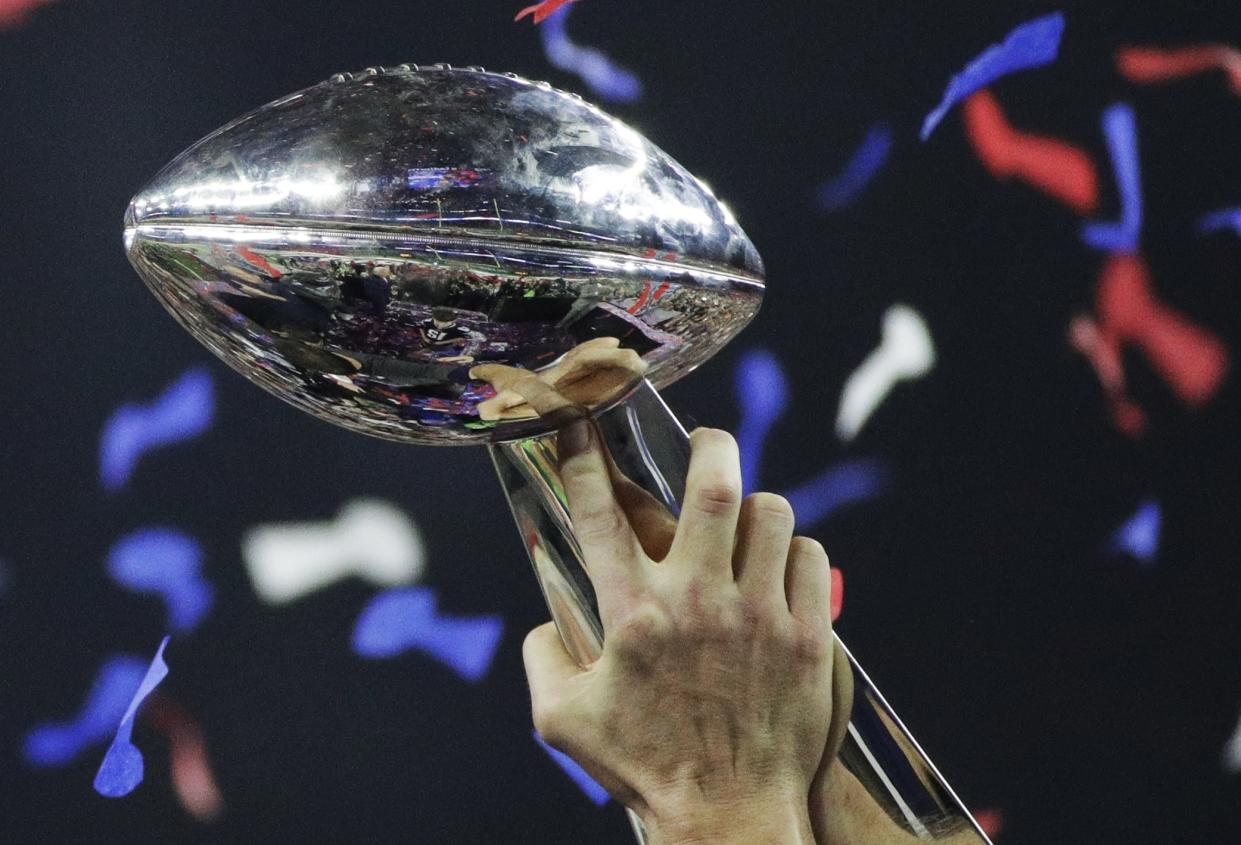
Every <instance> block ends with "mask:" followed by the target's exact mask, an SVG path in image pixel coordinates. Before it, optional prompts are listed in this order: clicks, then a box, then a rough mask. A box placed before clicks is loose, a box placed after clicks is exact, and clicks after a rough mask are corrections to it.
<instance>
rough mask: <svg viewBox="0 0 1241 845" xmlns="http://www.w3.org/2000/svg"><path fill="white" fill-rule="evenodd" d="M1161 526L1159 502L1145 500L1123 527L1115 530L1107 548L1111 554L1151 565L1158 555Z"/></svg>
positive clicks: (1161, 518) (1161, 512) (1161, 514)
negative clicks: (1124, 555) (1127, 556)
mask: <svg viewBox="0 0 1241 845" xmlns="http://www.w3.org/2000/svg"><path fill="white" fill-rule="evenodd" d="M1162 526H1163V511H1162V509H1160V507H1159V502H1157V501H1155V500H1154V499H1147V500H1146V501H1144V502H1142V504H1141V505H1140V506H1139V507H1138V509H1137V511H1136V512H1135V513H1134V514H1133V516H1131V517H1129V519H1128V520H1126V521H1125V524H1124V525H1122V526H1120V528H1118V529H1116V533H1115V534H1113V535H1112V541H1111V544H1110V547H1109V548H1110V550H1111V552H1112V553H1113V554H1127V555H1130V556H1131V557H1133V558H1135V559H1136V560H1138V561H1139V562H1141V563H1144V564H1150V563H1153V562H1154V560H1155V556H1156V555H1157V554H1158V553H1159V535H1160V530H1161V528H1162Z"/></svg>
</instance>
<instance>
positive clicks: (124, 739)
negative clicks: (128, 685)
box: [95, 637, 169, 798]
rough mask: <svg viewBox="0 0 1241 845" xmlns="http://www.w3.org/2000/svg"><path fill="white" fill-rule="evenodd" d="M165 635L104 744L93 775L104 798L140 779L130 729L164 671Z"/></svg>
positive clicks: (133, 786)
mask: <svg viewBox="0 0 1241 845" xmlns="http://www.w3.org/2000/svg"><path fill="white" fill-rule="evenodd" d="M168 640H169V637H164V639H163V640H162V641H161V642H160V644H159V649H158V650H157V651H156V652H155V657H154V659H152V660H151V666H150V668H148V669H147V671H146V675H145V677H143V679H142V683H141V684H139V686H138V691H137V692H135V693H134V697H133V699H131V700H130V702H129V707H128V708H127V709H126V710H125V715H124V716H122V717H121V724H120V727H118V728H117V729H116V738H115V739H113V740H112V744H111V745H110V746H108V753H107V754H105V755H104V758H103V763H101V764H100V766H99V772H98V773H97V774H96V775H95V791H96V792H98V793H99V794H100V795H103V796H105V797H107V798H121V797H122V796H125V795H128V794H129V793H131V792H133V791H134V789H136V788H137V786H138V784H140V783H142V769H143V765H142V752H141V751H139V750H138V749H137V747H136V746H135V745H134V744H133V742H132V741H131V738H132V736H133V732H134V716H136V715H137V713H138V708H139V707H140V706H141V705H142V702H143V701H145V700H146V697H147V696H148V695H150V694H151V692H152V691H153V690H154V689H155V688H156V687H157V686H159V682H160V681H162V680H164V678H165V677H166V676H167V675H168V664H167V663H165V662H164V648H165V646H167V645H168Z"/></svg>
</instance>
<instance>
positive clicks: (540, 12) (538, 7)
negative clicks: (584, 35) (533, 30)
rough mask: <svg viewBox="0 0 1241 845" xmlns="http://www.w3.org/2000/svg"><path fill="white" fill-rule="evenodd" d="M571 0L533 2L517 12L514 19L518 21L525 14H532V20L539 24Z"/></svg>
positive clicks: (571, 0)
mask: <svg viewBox="0 0 1241 845" xmlns="http://www.w3.org/2000/svg"><path fill="white" fill-rule="evenodd" d="M572 2H573V0H543V2H541V3H535V4H534V5H533V6H527V7H526V8H524V9H522V10H521V11H520V12H518V13H517V17H515V18H513V20H514V21H519V20H521V19H522V18H524V17H525V16H526V15H534V22H535V23H536V24H540V23H542V22H543V21H545V20H547V18H549V17H550V16H551V15H552V14H553V13H554V12H555V11H556V10H557V9H559V8H560V7H561V6H566V5H568V4H569V3H572Z"/></svg>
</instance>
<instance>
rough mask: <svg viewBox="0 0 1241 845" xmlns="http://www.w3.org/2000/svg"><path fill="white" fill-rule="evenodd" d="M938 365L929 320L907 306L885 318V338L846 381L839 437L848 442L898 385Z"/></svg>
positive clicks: (895, 307)
mask: <svg viewBox="0 0 1241 845" xmlns="http://www.w3.org/2000/svg"><path fill="white" fill-rule="evenodd" d="M934 366H935V345H934V343H933V342H932V341H931V332H930V330H929V329H928V328H927V325H926V321H924V320H923V319H922V315H920V314H919V313H918V312H917V311H915V310H914V309H912V308H910V307H909V306H908V305H902V304H899V303H898V304H896V305H893V306H892V307H890V308H888V310H887V311H885V312H884V315H883V328H882V339H881V341H880V344H879V346H878V348H876V349H875V351H873V352H871V354H870V355H868V356H867V357H866V360H864V361H863V362H862V363H861V364H860V365H859V366H858V368H857V369H856V370H854V371H853V373H852V374H851V375H850V376H849V378H848V380H847V381H846V382H845V386H844V390H842V391H841V396H840V407H839V409H838V410H837V412H836V436H837V437H839V438H840V439H841V440H842V441H845V442H849V441H851V440H853V439H854V438H855V437H857V435H858V432H860V431H861V430H862V427H863V426H865V425H866V422H867V420H869V419H870V417H871V415H872V414H874V412H875V410H876V409H877V408H878V407H879V406H880V405H881V404H882V403H883V401H884V399H886V398H887V396H888V394H889V393H891V392H892V388H894V387H895V386H896V384H897V382H900V381H907V380H910V379H917V378H921V377H922V376H924V375H926V374H927V373H928V372H930V371H931V368H932V367H934Z"/></svg>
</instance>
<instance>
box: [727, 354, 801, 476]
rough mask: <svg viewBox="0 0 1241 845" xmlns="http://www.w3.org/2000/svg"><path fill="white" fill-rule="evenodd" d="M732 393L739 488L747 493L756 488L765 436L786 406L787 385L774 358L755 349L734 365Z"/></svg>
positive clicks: (782, 371) (787, 400) (787, 399)
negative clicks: (737, 422) (736, 414)
mask: <svg viewBox="0 0 1241 845" xmlns="http://www.w3.org/2000/svg"><path fill="white" fill-rule="evenodd" d="M733 390H734V393H735V395H736V397H737V404H738V405H739V406H740V407H741V423H740V425H738V426H737V447H738V450H739V451H740V453H741V487H742V489H743V490H744V491H745V492H746V493H750V492H751V491H753V490H754V489H756V488H757V486H758V480H759V473H760V471H761V469H762V460H763V444H764V443H765V442H766V440H767V434H768V433H769V432H770V430H771V427H772V426H773V425H774V424H775V422H776V420H778V419H780V416H781V415H782V414H783V413H784V408H785V406H786V405H788V402H789V385H788V381H787V380H786V379H785V377H784V370H783V369H781V367H780V361H779V360H778V359H777V358H776V356H775V355H773V354H772V353H770V352H768V351H767V350H765V349H756V350H753V351H751V352H747V353H746V354H745V355H743V356H742V357H741V360H740V361H739V362H738V363H737V370H736V374H735V376H734V379H733Z"/></svg>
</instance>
